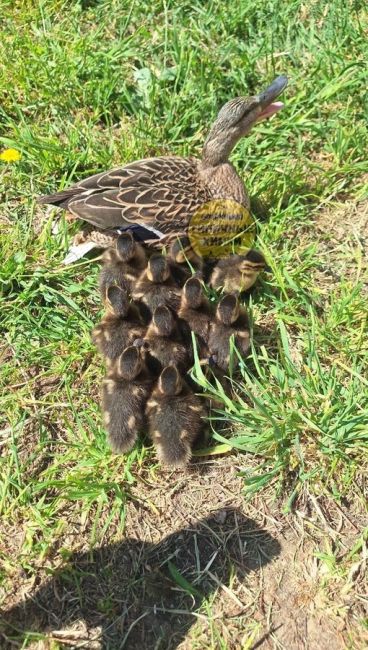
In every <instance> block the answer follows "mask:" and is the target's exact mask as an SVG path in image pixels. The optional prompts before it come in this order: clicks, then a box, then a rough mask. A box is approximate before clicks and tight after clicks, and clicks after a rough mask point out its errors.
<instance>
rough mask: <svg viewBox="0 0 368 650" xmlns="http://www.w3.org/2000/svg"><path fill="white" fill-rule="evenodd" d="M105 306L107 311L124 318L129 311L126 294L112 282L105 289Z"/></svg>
mask: <svg viewBox="0 0 368 650" xmlns="http://www.w3.org/2000/svg"><path fill="white" fill-rule="evenodd" d="M105 306H106V309H107V311H108V313H110V314H113V315H114V316H120V318H125V317H126V316H127V314H128V311H129V300H128V296H127V294H126V292H125V291H123V289H120V287H118V286H117V285H115V284H113V285H110V286H109V287H107V289H106V301H105Z"/></svg>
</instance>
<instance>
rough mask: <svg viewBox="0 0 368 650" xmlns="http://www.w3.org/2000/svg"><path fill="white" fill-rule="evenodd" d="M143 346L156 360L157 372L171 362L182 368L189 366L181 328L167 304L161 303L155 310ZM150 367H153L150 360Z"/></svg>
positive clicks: (150, 356) (149, 355)
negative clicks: (180, 332) (179, 328)
mask: <svg viewBox="0 0 368 650" xmlns="http://www.w3.org/2000/svg"><path fill="white" fill-rule="evenodd" d="M143 347H144V349H145V351H146V353H147V354H148V357H149V358H151V359H152V360H153V361H154V362H157V364H154V365H155V369H156V372H161V370H162V368H164V367H165V366H168V365H169V364H176V365H177V366H178V367H179V368H181V369H183V370H184V369H187V368H188V366H189V358H188V349H187V346H186V345H184V344H183V343H182V342H181V338H180V334H179V330H178V327H177V324H176V322H175V318H174V315H173V313H172V311H171V310H170V309H169V307H167V306H166V305H159V306H158V307H156V309H155V310H154V312H153V315H152V321H151V323H150V325H149V327H148V329H147V332H146V336H145V337H144V340H143ZM148 365H149V367H150V368H151V366H152V367H153V365H152V364H151V363H149V362H148Z"/></svg>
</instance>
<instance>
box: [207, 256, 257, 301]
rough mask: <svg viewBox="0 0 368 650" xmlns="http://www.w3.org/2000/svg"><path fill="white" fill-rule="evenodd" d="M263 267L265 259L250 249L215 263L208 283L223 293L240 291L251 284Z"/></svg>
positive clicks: (248, 287) (246, 288) (245, 289)
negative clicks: (244, 253) (245, 252)
mask: <svg viewBox="0 0 368 650" xmlns="http://www.w3.org/2000/svg"><path fill="white" fill-rule="evenodd" d="M265 268H266V260H265V258H264V256H263V255H262V253H260V252H259V251H256V250H253V249H251V250H249V251H248V253H247V254H246V255H230V257H227V258H226V259H222V260H220V261H219V262H218V263H217V264H216V266H215V268H214V269H213V271H212V274H211V277H210V280H209V285H210V287H212V288H213V289H222V290H223V291H224V293H235V292H238V293H241V292H242V291H247V290H248V289H250V288H251V287H252V286H253V284H254V283H255V281H256V280H257V278H258V276H259V274H260V272H261V271H263V269H265Z"/></svg>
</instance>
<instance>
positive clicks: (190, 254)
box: [168, 236, 204, 286]
mask: <svg viewBox="0 0 368 650" xmlns="http://www.w3.org/2000/svg"><path fill="white" fill-rule="evenodd" d="M168 257H169V260H170V267H171V272H172V274H173V277H174V279H175V280H176V281H177V282H178V283H179V284H180V286H182V285H183V284H184V282H185V280H187V279H188V278H190V277H191V276H192V274H193V275H195V276H196V277H200V278H202V276H203V267H204V261H203V258H202V257H200V255H198V254H197V253H196V252H195V250H194V249H193V247H192V245H191V242H190V239H189V237H187V236H182V237H177V238H176V239H174V241H173V242H172V243H171V245H170V248H169V252H168Z"/></svg>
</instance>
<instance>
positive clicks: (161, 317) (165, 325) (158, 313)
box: [152, 305, 174, 336]
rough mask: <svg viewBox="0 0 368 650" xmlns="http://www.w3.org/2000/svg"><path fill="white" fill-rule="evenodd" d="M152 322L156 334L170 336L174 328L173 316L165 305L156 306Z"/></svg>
mask: <svg viewBox="0 0 368 650" xmlns="http://www.w3.org/2000/svg"><path fill="white" fill-rule="evenodd" d="M152 324H153V327H154V329H155V331H156V333H157V335H158V336H170V334H171V333H172V331H173V329H174V317H173V315H172V312H171V311H170V309H169V308H168V307H166V305H159V306H158V307H156V309H155V311H154V312H153V316H152Z"/></svg>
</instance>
